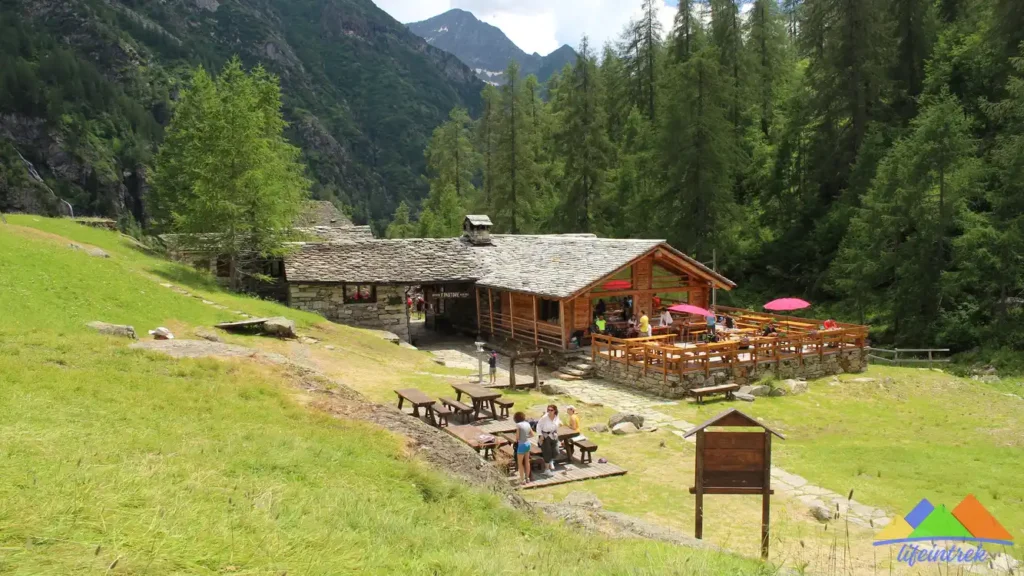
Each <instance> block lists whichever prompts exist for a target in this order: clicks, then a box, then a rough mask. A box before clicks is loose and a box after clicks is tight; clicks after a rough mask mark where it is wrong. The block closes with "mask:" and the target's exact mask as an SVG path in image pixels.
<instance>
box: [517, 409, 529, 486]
mask: <svg viewBox="0 0 1024 576" xmlns="http://www.w3.org/2000/svg"><path fill="white" fill-rule="evenodd" d="M512 421H513V422H515V423H516V468H518V469H519V481H520V482H522V483H523V484H525V483H527V482H528V481H529V480H530V476H531V474H530V447H531V446H530V438H531V437H533V428H531V427H530V423H529V422H527V421H526V414H523V413H522V412H516V413H515V415H514V416H512Z"/></svg>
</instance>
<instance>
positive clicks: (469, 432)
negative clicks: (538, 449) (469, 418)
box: [445, 425, 508, 458]
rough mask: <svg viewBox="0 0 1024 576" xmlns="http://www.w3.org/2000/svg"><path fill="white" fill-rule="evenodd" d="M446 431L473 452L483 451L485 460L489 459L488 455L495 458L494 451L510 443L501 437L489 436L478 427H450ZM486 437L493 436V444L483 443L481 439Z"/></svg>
mask: <svg viewBox="0 0 1024 576" xmlns="http://www.w3.org/2000/svg"><path fill="white" fill-rule="evenodd" d="M445 430H446V431H447V432H448V433H449V434H451V435H452V436H455V437H456V438H458V439H459V440H462V441H463V442H465V443H466V444H467V445H468V446H469V447H470V448H472V449H473V450H476V451H477V452H480V451H483V453H484V454H483V455H484V458H487V456H488V455H490V456H491V457H492V458H493V457H494V450H495V449H496V448H500V447H502V446H504V445H505V444H507V443H508V440H505V439H504V438H502V437H501V436H498V435H497V434H489V433H487V432H484V431H483V430H481V429H480V428H477V427H476V426H470V425H466V426H448V427H447V428H445ZM484 435H487V436H493V437H494V440H493V441H491V442H481V441H480V437H481V436H484Z"/></svg>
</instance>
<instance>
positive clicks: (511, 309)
mask: <svg viewBox="0 0 1024 576" xmlns="http://www.w3.org/2000/svg"><path fill="white" fill-rule="evenodd" d="M508 327H509V330H511V331H512V339H513V340H515V339H516V300H515V298H513V297H512V293H511V292H509V293H508Z"/></svg>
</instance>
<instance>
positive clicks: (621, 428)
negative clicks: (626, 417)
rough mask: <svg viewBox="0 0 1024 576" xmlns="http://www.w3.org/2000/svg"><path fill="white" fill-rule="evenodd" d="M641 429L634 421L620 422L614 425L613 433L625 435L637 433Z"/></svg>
mask: <svg viewBox="0 0 1024 576" xmlns="http://www.w3.org/2000/svg"><path fill="white" fill-rule="evenodd" d="M639 431H640V429H639V428H637V427H636V425H634V424H633V423H632V422H620V423H618V424H616V425H615V426H612V434H615V435H618V436H625V435H626V434H636V433H637V432H639Z"/></svg>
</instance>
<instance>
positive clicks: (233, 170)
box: [151, 57, 310, 289]
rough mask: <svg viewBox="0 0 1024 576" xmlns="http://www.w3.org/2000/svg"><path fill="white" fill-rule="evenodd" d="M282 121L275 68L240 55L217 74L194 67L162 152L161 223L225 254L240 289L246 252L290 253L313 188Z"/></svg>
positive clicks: (157, 203) (156, 208) (154, 200)
mask: <svg viewBox="0 0 1024 576" xmlns="http://www.w3.org/2000/svg"><path fill="white" fill-rule="evenodd" d="M284 128H285V121H284V118H283V116H282V114H281V91H280V88H279V85H278V81H277V78H275V77H273V76H270V75H269V74H267V72H266V71H264V70H263V68H262V67H257V68H255V69H253V70H252V72H251V73H249V74H247V73H246V72H245V70H243V69H242V63H241V60H239V59H238V58H237V57H235V58H233V59H231V60H230V61H229V62H228V63H227V64H226V65H225V66H224V69H223V70H222V71H221V73H220V75H219V76H217V77H216V78H211V77H210V75H209V74H207V73H206V71H205V70H203V69H202V68H200V69H198V70H196V71H195V72H194V73H193V74H192V80H191V83H190V86H189V88H188V89H187V90H185V92H184V93H183V94H182V97H181V99H180V101H179V103H178V107H177V109H176V111H175V114H174V117H173V119H172V120H171V125H170V127H169V128H168V131H167V138H166V140H165V141H164V143H163V145H162V146H161V147H160V150H159V153H158V155H157V159H156V170H155V173H154V174H153V194H152V197H151V209H152V210H153V216H154V218H155V220H156V225H157V226H162V227H164V228H166V229H169V230H171V231H173V232H176V233H178V234H181V235H182V239H183V240H182V241H183V243H185V244H190V243H194V244H195V245H196V246H195V247H196V248H200V249H203V250H206V251H212V252H215V253H217V254H219V255H222V256H224V257H226V258H228V260H229V263H230V276H231V284H232V287H233V288H235V289H237V288H239V287H240V281H241V278H242V276H243V275H244V274H246V273H247V271H246V268H247V267H246V264H247V263H248V262H247V260H255V259H258V258H263V257H268V256H275V255H281V254H283V252H284V250H285V242H286V241H287V240H288V239H289V238H290V237H291V235H292V227H293V223H294V222H295V219H296V218H297V217H298V215H299V213H300V211H301V209H302V206H303V201H304V200H305V199H307V198H308V197H309V188H310V182H309V180H307V179H306V178H305V176H304V170H305V169H304V167H303V165H302V164H301V163H300V161H299V150H298V148H296V147H294V146H292V145H291V144H289V143H288V142H287V141H286V140H285V139H284V136H283V132H284Z"/></svg>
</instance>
